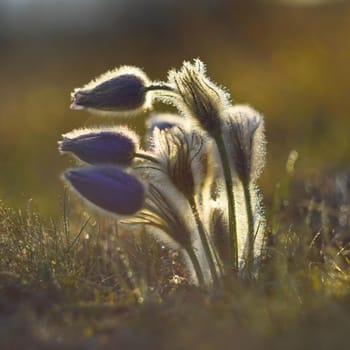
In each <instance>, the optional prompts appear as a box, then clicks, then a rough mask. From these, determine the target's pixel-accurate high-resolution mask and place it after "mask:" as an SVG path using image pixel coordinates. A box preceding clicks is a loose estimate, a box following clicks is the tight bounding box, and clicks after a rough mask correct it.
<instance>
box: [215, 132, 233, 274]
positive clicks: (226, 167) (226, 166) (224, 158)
mask: <svg viewBox="0 0 350 350" xmlns="http://www.w3.org/2000/svg"><path fill="white" fill-rule="evenodd" d="M214 139H215V142H216V145H217V147H218V151H219V154H220V157H221V162H222V168H223V171H224V178H225V187H226V194H227V204H228V220H229V239H230V245H231V249H232V254H231V256H232V265H233V268H234V270H236V271H237V270H238V240H237V219H236V212H235V199H234V195H233V182H232V175H231V170H230V163H229V159H228V154H227V151H226V147H225V143H224V140H223V137H222V135H221V133H216V134H215V135H214Z"/></svg>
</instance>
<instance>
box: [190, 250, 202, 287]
mask: <svg viewBox="0 0 350 350" xmlns="http://www.w3.org/2000/svg"><path fill="white" fill-rule="evenodd" d="M186 252H187V254H188V256H189V257H190V260H191V262H192V265H193V268H194V270H195V272H196V275H197V278H198V284H199V286H200V287H204V286H205V282H204V276H203V271H202V268H201V266H200V263H199V261H198V258H197V256H196V254H195V252H194V250H193V248H192V247H188V248H186Z"/></svg>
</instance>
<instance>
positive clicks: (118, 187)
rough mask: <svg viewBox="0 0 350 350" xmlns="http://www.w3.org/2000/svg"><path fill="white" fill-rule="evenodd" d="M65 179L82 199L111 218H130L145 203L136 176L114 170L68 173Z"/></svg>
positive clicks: (87, 168)
mask: <svg viewBox="0 0 350 350" xmlns="http://www.w3.org/2000/svg"><path fill="white" fill-rule="evenodd" d="M64 179H65V180H66V181H67V182H68V183H69V184H70V186H71V188H72V189H73V190H74V191H75V192H76V193H78V195H79V196H81V197H82V198H83V199H86V200H87V201H89V202H90V203H91V204H93V205H95V206H96V207H97V208H100V209H104V210H106V211H108V212H111V213H113V214H118V215H132V214H134V213H136V212H137V211H138V210H140V209H141V207H142V206H143V203H144V198H145V190H144V187H143V185H142V183H141V182H140V181H139V180H138V179H137V178H136V177H135V176H133V175H131V174H128V173H126V172H125V171H123V170H121V169H119V168H116V167H113V166H90V167H85V168H78V169H68V170H67V171H66V172H65V173H64Z"/></svg>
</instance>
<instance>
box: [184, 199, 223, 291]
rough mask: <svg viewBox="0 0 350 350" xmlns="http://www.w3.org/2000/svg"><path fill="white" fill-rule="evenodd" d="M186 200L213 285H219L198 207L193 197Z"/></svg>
mask: <svg viewBox="0 0 350 350" xmlns="http://www.w3.org/2000/svg"><path fill="white" fill-rule="evenodd" d="M188 201H189V203H190V206H191V209H192V213H193V216H194V218H195V221H196V224H197V228H198V233H199V236H200V239H201V241H202V244H203V248H204V251H205V255H206V257H207V259H208V264H209V269H210V273H211V275H212V277H213V282H214V284H215V285H219V278H218V275H217V271H216V267H215V262H214V257H213V254H212V250H211V249H210V243H209V240H208V235H207V233H206V231H205V228H204V226H203V222H202V220H201V218H200V215H199V212H198V208H197V205H196V201H195V199H194V198H193V197H189V198H188Z"/></svg>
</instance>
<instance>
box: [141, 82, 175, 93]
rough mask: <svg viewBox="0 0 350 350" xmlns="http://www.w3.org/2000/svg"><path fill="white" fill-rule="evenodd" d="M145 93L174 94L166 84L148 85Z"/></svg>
mask: <svg viewBox="0 0 350 350" xmlns="http://www.w3.org/2000/svg"><path fill="white" fill-rule="evenodd" d="M145 89H146V91H170V92H174V93H175V91H174V89H173V88H172V87H171V86H169V85H166V84H158V85H157V84H153V85H149V86H147V87H146V88H145Z"/></svg>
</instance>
